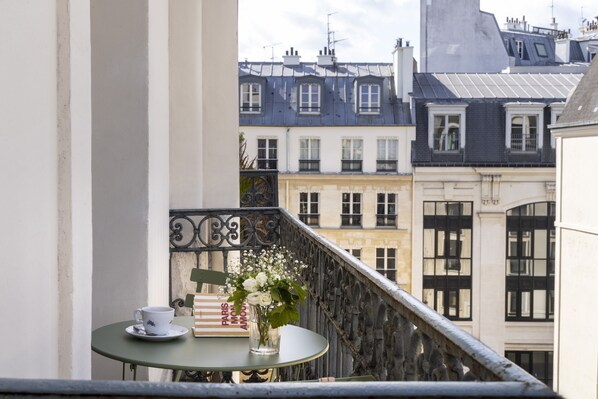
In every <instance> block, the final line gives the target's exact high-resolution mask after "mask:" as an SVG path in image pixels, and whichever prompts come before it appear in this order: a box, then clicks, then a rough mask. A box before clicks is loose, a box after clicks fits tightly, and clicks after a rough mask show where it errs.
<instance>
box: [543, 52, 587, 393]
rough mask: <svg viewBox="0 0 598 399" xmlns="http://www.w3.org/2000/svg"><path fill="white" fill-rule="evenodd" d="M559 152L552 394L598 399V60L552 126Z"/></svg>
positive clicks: (557, 165)
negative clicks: (597, 204) (596, 203)
mask: <svg viewBox="0 0 598 399" xmlns="http://www.w3.org/2000/svg"><path fill="white" fill-rule="evenodd" d="M552 128H553V130H552V131H553V133H554V134H555V136H556V141H557V144H556V149H557V164H556V176H557V205H558V207H557V211H556V223H555V225H556V238H557V250H556V276H555V278H556V298H557V301H556V304H555V340H554V345H555V349H554V361H555V381H554V389H555V390H556V391H557V392H558V393H559V394H561V395H563V397H568V398H576V397H579V398H589V399H591V398H593V399H596V398H598V390H597V387H598V363H597V362H596V360H597V359H598V333H597V331H598V319H597V318H596V317H595V314H596V308H597V307H598V295H596V293H595V290H596V287H597V286H598V268H597V267H596V259H597V257H598V215H597V214H596V212H594V199H595V198H596V195H597V194H598V193H597V191H598V190H597V188H596V184H595V182H596V176H595V171H596V154H595V152H596V149H597V148H598V61H597V60H596V59H594V61H593V62H592V64H591V65H590V68H589V70H588V72H587V73H586V74H585V76H584V77H583V79H582V80H581V82H580V83H579V86H578V87H577V89H576V90H575V92H574V93H573V95H572V96H571V99H570V100H569V101H568V102H567V105H566V106H565V110H564V111H563V114H562V117H561V118H560V119H559V121H558V124H556V125H553V126H552Z"/></svg>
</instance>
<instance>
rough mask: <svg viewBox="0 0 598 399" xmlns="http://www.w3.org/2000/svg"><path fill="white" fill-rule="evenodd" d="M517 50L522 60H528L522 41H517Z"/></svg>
mask: <svg viewBox="0 0 598 399" xmlns="http://www.w3.org/2000/svg"><path fill="white" fill-rule="evenodd" d="M515 49H516V50H517V55H518V56H519V58H520V59H522V60H526V59H527V57H526V51H525V44H524V43H523V40H521V39H515Z"/></svg>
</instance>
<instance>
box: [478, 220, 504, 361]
mask: <svg viewBox="0 0 598 399" xmlns="http://www.w3.org/2000/svg"><path fill="white" fill-rule="evenodd" d="M478 217H479V235H478V236H479V237H480V238H479V240H478V241H479V242H480V244H481V245H483V250H482V247H479V248H475V249H474V254H475V253H478V254H479V262H476V263H477V264H478V265H479V267H477V268H476V269H475V270H474V276H473V280H474V291H473V292H474V312H475V313H474V314H473V318H474V320H478V322H477V323H474V336H476V337H477V338H478V339H479V340H480V341H482V342H484V343H485V344H486V345H488V346H489V347H490V348H492V349H494V350H495V351H496V352H497V353H499V354H503V353H504V343H505V318H504V308H505V266H504V265H505V248H504V245H501V243H504V240H500V239H499V238H500V237H504V236H505V234H506V233H505V231H506V226H505V215H504V213H502V212H479V213H478ZM489 241H494V242H495V243H496V244H497V245H484V243H486V244H487V243H488V242H489ZM476 330H477V331H476Z"/></svg>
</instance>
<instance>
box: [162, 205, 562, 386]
mask: <svg viewBox="0 0 598 399" xmlns="http://www.w3.org/2000/svg"><path fill="white" fill-rule="evenodd" d="M169 227H170V232H171V234H170V251H171V273H172V275H171V277H172V279H173V287H174V286H176V285H177V281H176V280H177V279H181V278H182V276H177V275H176V270H181V265H185V266H186V267H206V268H214V269H222V268H226V264H227V263H228V262H229V260H230V259H232V258H234V257H238V256H240V252H241V251H244V250H247V249H254V250H257V249H260V248H263V247H267V246H269V245H274V244H276V245H282V246H285V247H286V248H287V249H289V250H290V251H291V252H293V253H294V255H295V257H296V258H297V259H299V260H301V261H303V262H304V263H306V264H307V265H308V269H307V270H305V272H304V274H303V278H304V282H305V284H306V285H307V287H308V289H309V297H308V300H307V301H306V303H305V304H304V305H303V306H302V307H301V309H300V314H301V322H300V324H301V326H303V327H305V328H308V329H310V330H312V331H315V332H317V333H319V334H321V335H323V336H325V337H326V338H327V339H328V341H329V344H330V350H329V352H328V353H327V354H326V355H325V356H324V357H322V358H320V359H318V360H315V361H312V362H310V363H307V364H304V365H302V367H299V368H287V369H283V370H281V373H280V374H281V377H282V380H283V381H289V380H295V379H300V380H313V379H316V378H319V377H324V376H334V377H337V378H338V377H347V376H354V375H372V376H374V377H375V379H376V380H377V381H379V382H374V383H365V384H364V383H335V384H334V385H333V386H330V385H329V384H307V385H305V384H302V383H293V384H288V383H277V384H265V386H267V388H266V387H259V388H254V387H247V389H248V390H252V391H251V392H252V394H255V395H259V394H264V393H265V392H267V393H268V395H271V396H270V397H289V396H293V395H295V394H299V393H301V395H302V396H304V397H317V396H331V397H347V396H353V397H379V396H384V395H391V396H394V397H432V396H433V395H436V394H437V395H439V397H490V396H492V397H495V396H494V395H497V396H496V397H557V395H556V394H555V393H554V392H552V391H551V390H550V389H548V388H547V387H546V386H545V385H544V384H542V383H541V382H539V381H538V380H536V379H535V378H534V377H532V376H531V375H529V374H527V373H526V372H525V371H523V370H522V369H521V368H519V367H518V366H516V365H515V364H513V363H511V362H510V361H509V360H507V359H505V358H504V357H502V356H499V355H498V354H496V353H495V352H493V351H492V350H491V349H489V348H488V347H486V346H485V345H484V344H482V343H481V342H479V341H478V340H476V339H475V338H473V337H472V336H470V335H469V334H467V333H466V332H464V331H463V330H461V329H460V328H458V327H456V326H455V325H454V324H453V323H452V322H450V321H449V320H448V319H446V318H444V317H442V316H440V315H439V314H438V313H436V312H434V311H433V310H432V309H430V308H428V307H427V306H426V305H424V304H423V303H421V302H420V301H419V300H417V299H416V298H414V297H412V296H411V295H409V294H408V293H406V292H405V291H403V290H402V289H401V288H399V287H398V286H397V285H396V284H394V283H393V282H391V281H389V280H388V279H387V278H385V277H384V276H382V275H381V274H380V273H378V272H377V271H376V270H374V269H371V268H369V267H367V266H366V265H364V264H362V263H361V262H359V261H356V260H355V258H353V257H352V256H350V255H349V254H348V253H347V252H346V251H344V250H342V249H341V248H338V247H337V246H335V245H334V244H332V243H331V242H330V241H328V240H327V239H325V238H323V237H322V236H320V235H318V234H317V233H315V232H314V231H313V230H312V229H310V228H309V227H308V226H306V225H305V224H303V223H301V222H300V221H299V220H298V219H297V218H295V217H294V216H293V215H291V214H290V213H289V212H288V211H286V210H284V209H280V208H276V207H267V208H239V209H203V210H172V211H171V212H170V226H169ZM181 294H182V293H181ZM179 295H180V294H177V293H176V292H173V293H172V300H173V304H174V305H179V304H181V303H182V302H181V298H182V297H181V296H179ZM474 381H475V382H474ZM324 385H326V386H328V387H329V388H327V390H325V391H322V389H323V386H324ZM307 387H308V388H309V389H306V388H307ZM221 389H223V388H221V387H214V388H211V387H210V388H209V390H210V392H214V394H216V392H220V390H221ZM238 389H239V388H238ZM243 389H245V388H243ZM253 389H256V390H257V391H255V392H254V391H253ZM328 389H329V390H328ZM262 390H263V391H262ZM240 392H242V390H241V391H240ZM258 392H259V393H258ZM248 394H249V393H248Z"/></svg>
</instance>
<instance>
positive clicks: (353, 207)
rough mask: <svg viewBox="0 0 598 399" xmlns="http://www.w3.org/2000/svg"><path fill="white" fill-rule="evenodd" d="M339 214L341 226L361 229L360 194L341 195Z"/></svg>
mask: <svg viewBox="0 0 598 399" xmlns="http://www.w3.org/2000/svg"><path fill="white" fill-rule="evenodd" d="M341 212H342V213H341V226H343V227H361V194H360V193H343V194H342V205H341Z"/></svg>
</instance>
